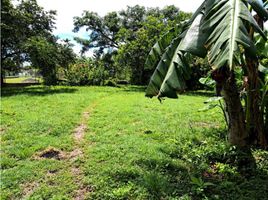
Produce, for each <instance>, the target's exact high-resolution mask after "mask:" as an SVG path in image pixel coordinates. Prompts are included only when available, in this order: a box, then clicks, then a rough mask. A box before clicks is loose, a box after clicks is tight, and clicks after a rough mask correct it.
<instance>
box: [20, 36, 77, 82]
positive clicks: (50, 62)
mask: <svg viewBox="0 0 268 200" xmlns="http://www.w3.org/2000/svg"><path fill="white" fill-rule="evenodd" d="M25 51H26V52H27V53H28V56H29V58H30V60H31V63H32V65H33V66H34V67H35V68H38V69H39V70H40V73H41V75H42V76H43V78H44V83H45V85H56V84H57V81H58V78H57V68H58V67H63V68H67V67H68V65H69V64H70V63H73V62H74V60H75V57H76V55H75V54H74V52H73V50H72V49H71V44H70V43H69V42H68V41H65V43H63V44H59V43H57V42H56V38H55V41H54V42H52V41H50V42H49V41H47V40H46V38H44V37H38V36H37V37H31V38H29V39H28V40H27V42H26V43H25Z"/></svg>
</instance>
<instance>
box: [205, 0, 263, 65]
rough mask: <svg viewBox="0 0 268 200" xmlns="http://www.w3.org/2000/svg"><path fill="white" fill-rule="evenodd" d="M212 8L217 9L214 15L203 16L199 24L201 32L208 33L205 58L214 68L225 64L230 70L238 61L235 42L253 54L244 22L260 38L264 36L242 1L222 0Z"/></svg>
mask: <svg viewBox="0 0 268 200" xmlns="http://www.w3.org/2000/svg"><path fill="white" fill-rule="evenodd" d="M219 4H220V7H219V6H218V5H219ZM214 7H218V9H217V10H216V11H215V12H214V13H213V15H211V16H208V17H206V18H205V19H204V24H203V26H202V30H203V31H204V32H210V36H209V38H208V41H207V44H206V45H207V47H208V49H209V54H208V58H209V61H210V63H211V64H212V66H213V68H220V67H222V66H224V65H226V64H227V65H228V66H229V67H230V69H233V67H234V66H235V65H236V64H238V63H236V61H237V60H238V59H236V54H237V53H238V52H239V46H238V45H241V46H243V48H244V49H247V50H248V52H250V53H251V55H252V56H255V55H256V48H255V45H254V43H253V41H252V39H251V38H250V36H249V33H248V30H247V23H249V24H250V25H251V26H252V27H253V28H254V29H255V30H256V31H257V32H259V33H260V34H261V35H262V36H263V37H265V35H264V34H263V32H262V30H261V29H260V27H259V26H258V24H257V23H256V21H255V20H254V18H253V17H252V15H251V13H250V12H249V10H248V8H247V6H246V4H245V3H244V2H243V1H242V0H225V1H221V2H219V3H218V4H216V5H215V6H214Z"/></svg>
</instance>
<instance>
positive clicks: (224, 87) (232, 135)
mask: <svg viewBox="0 0 268 200" xmlns="http://www.w3.org/2000/svg"><path fill="white" fill-rule="evenodd" d="M212 78H213V79H214V80H215V81H216V83H217V88H218V91H220V90H221V94H222V96H223V99H224V101H225V105H226V111H227V116H228V122H229V123H228V133H229V142H230V144H232V145H235V146H238V147H245V146H246V145H247V132H246V126H245V115H244V110H243V107H242V104H241V101H240V97H239V92H238V89H237V86H236V82H235V76H234V72H233V71H231V72H230V71H229V70H228V69H227V68H224V69H219V70H215V71H214V72H213V73H212ZM219 88H220V89H219Z"/></svg>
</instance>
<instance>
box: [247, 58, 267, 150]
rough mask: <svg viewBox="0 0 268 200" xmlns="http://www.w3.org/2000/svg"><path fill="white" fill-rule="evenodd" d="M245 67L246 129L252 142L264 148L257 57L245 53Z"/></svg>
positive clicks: (264, 137)
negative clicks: (246, 77)
mask: <svg viewBox="0 0 268 200" xmlns="http://www.w3.org/2000/svg"><path fill="white" fill-rule="evenodd" d="M246 68H247V72H248V83H247V85H248V88H247V101H246V123H247V126H246V129H247V132H248V135H249V138H250V140H251V141H250V142H251V143H252V144H254V145H256V146H260V147H262V148H266V147H267V138H266V135H265V132H264V116H263V112H262V111H261V93H260V89H259V88H260V80H259V76H258V73H259V72H258V59H257V58H252V57H250V56H249V55H247V54H246Z"/></svg>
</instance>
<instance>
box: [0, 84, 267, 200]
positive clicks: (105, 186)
mask: <svg viewBox="0 0 268 200" xmlns="http://www.w3.org/2000/svg"><path fill="white" fill-rule="evenodd" d="M211 95H212V94H211V93H206V92H191V93H190V92H188V93H186V94H184V95H180V96H179V99H166V100H164V101H163V102H162V103H160V102H159V101H158V100H157V99H155V98H154V99H148V98H145V97H144V88H142V87H134V86H129V87H121V88H111V87H63V86H57V87H45V86H32V87H25V88H14V87H12V88H3V89H2V100H1V199H250V200H251V199H265V198H267V196H268V181H267V180H268V161H267V160H268V153H267V152H266V151H261V150H254V151H253V155H254V157H255V159H256V161H257V162H256V164H257V167H256V170H255V171H254V175H250V174H249V175H248V174H246V175H245V174H241V172H240V171H239V170H238V169H237V167H236V166H234V165H232V164H231V163H233V162H231V161H235V154H234V148H232V147H230V146H228V145H227V143H226V134H225V133H226V127H225V123H224V119H223V116H222V114H221V111H220V109H217V108H216V109H213V110H210V111H207V112H201V111H199V110H200V109H202V108H203V107H204V103H203V102H204V101H205V100H206V99H208V98H209V97H210V96H211Z"/></svg>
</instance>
